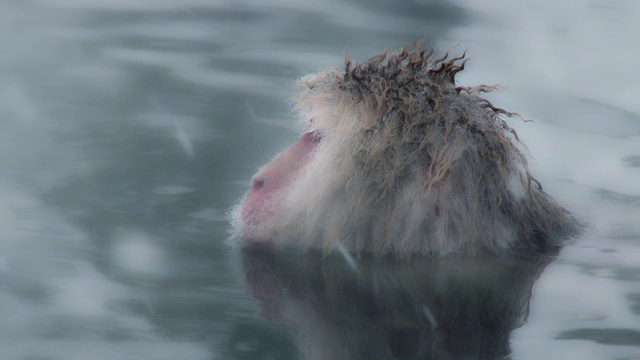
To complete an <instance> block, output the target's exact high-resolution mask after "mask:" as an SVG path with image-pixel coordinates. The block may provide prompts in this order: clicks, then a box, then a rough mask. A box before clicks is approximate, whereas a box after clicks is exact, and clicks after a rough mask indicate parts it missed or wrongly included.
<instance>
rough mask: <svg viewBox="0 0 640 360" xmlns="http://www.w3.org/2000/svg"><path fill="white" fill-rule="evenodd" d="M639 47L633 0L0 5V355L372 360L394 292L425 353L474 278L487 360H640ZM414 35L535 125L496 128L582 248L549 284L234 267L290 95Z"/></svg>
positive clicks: (391, 319)
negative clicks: (498, 359) (564, 212)
mask: <svg viewBox="0 0 640 360" xmlns="http://www.w3.org/2000/svg"><path fill="white" fill-rule="evenodd" d="M639 33H640V4H639V3H637V2H635V1H631V0H628V1H624V0H614V1H605V0H593V1H587V0H584V1H578V0H569V1H562V2H557V1H551V0H549V1H546V0H545V1H533V0H532V1H519V2H511V1H501V0H489V1H482V2H479V1H472V0H469V1H438V0H432V1H428V0H425V1H417V0H416V1H408V2H402V3H401V2H396V1H392V0H389V1H385V0H378V1H372V2H369V1H367V2H364V1H357V0H352V1H328V2H321V1H311V0H309V1H302V2H300V1H286V0H283V1H278V0H268V1H231V0H229V1H223V0H181V1H170V0H143V1H125V0H117V1H114V0H41V1H37V0H33V1H3V2H0V49H1V50H2V52H1V53H2V55H1V56H0V79H1V81H0V318H2V319H3V320H2V321H1V322H0V349H2V351H1V353H2V355H1V356H0V357H1V358H2V359H16V360H34V359H47V360H62V359H65V360H66V359H89V358H90V359H154V360H155V359H188V360H191V359H194V360H195V359H303V358H308V359H323V357H322V356H323V354H321V353H318V352H317V351H316V349H337V348H339V347H340V348H341V349H349V350H348V351H352V352H351V353H348V354H350V355H349V356H351V358H354V356H355V355H354V354H360V355H361V356H362V358H367V359H369V358H375V357H365V355H363V353H362V352H361V351H364V350H363V349H364V348H366V347H363V349H361V348H359V347H358V346H357V345H358V344H369V343H372V342H374V343H375V341H377V342H378V343H383V342H384V341H387V340H388V341H390V343H392V345H390V348H391V350H392V355H393V356H396V357H397V358H412V356H417V355H416V354H424V353H420V351H423V350H424V349H423V348H420V349H418V348H415V349H414V348H412V347H411V346H410V345H406V344H405V343H404V342H402V341H400V340H402V339H411V336H408V335H407V336H405V335H406V334H408V332H409V330H406V329H413V327H412V326H414V325H415V324H414V323H413V322H412V321H413V320H415V319H417V318H414V317H411V316H406V313H405V312H404V311H405V310H406V309H407V308H403V307H402V306H400V305H399V304H397V303H396V302H394V301H395V299H397V297H394V295H397V294H398V293H400V292H401V291H403V293H402V294H405V293H406V294H408V295H406V298H407V299H409V300H411V301H416V303H415V304H413V305H415V309H418V310H416V311H418V312H419V313H420V314H422V315H420V316H424V318H421V320H420V321H419V323H420V324H422V325H424V324H427V325H424V326H427V327H428V328H429V329H432V331H433V333H429V334H434V335H433V336H434V338H437V336H439V334H440V333H439V332H438V331H439V330H438V329H443V327H446V324H447V322H446V321H443V319H445V320H446V319H447V316H448V315H447V314H450V312H447V311H449V310H452V309H453V310H458V308H453V307H451V308H446V306H445V308H446V309H444V310H443V308H442V307H437V306H436V305H434V303H433V301H435V300H434V299H436V298H437V299H449V300H450V301H448V302H445V304H451V306H453V304H455V306H460V309H469V306H470V305H469V304H476V305H477V303H474V302H473V301H471V300H469V301H467V300H468V299H474V296H475V295H476V291H477V289H476V288H475V287H473V288H466V287H463V285H460V286H461V287H460V288H455V287H454V285H452V284H473V285H474V286H475V285H478V287H482V286H483V285H486V289H489V290H490V291H491V292H492V296H493V297H491V298H490V299H491V300H492V301H491V302H490V303H489V304H484V306H488V307H489V308H487V309H484V311H481V312H479V314H495V315H496V316H497V317H496V322H495V324H498V325H496V326H504V329H505V331H507V332H506V333H507V334H509V331H510V347H508V348H505V349H502V348H498V349H499V351H497V355H495V356H498V355H500V356H502V355H505V354H507V353H511V354H512V355H511V356H512V358H513V359H531V360H534V359H594V360H596V359H597V360H600V359H635V358H638V356H639V355H638V354H640V102H639V101H638V99H639V98H640V90H639V88H638V83H640V78H639V77H640V75H638V71H637V64H638V63H639V62H640V48H638V46H637V45H636V44H637V34H639ZM425 35H428V36H429V39H430V40H431V41H432V42H433V45H434V47H435V48H436V53H437V54H443V53H444V51H445V50H446V49H447V48H448V47H450V46H456V45H458V44H459V45H458V47H457V48H455V49H454V50H453V52H455V53H456V54H460V53H462V52H463V51H464V50H465V49H468V52H467V54H468V57H470V58H472V60H471V61H470V62H468V63H467V65H466V70H465V71H464V72H463V73H460V74H459V75H458V77H457V78H458V81H459V82H460V84H461V85H477V84H501V85H503V86H505V87H507V89H505V90H503V91H500V92H496V93H492V94H490V95H489V98H490V99H491V101H492V102H493V103H494V104H495V105H497V106H500V107H503V108H506V109H509V110H513V111H517V112H519V113H521V114H523V116H524V117H525V118H527V119H531V120H534V122H523V121H521V120H519V119H517V118H514V119H510V120H509V123H510V124H511V125H512V126H513V127H514V128H515V129H516V130H517V132H518V135H519V136H520V138H521V139H522V140H523V142H524V143H525V144H527V146H528V148H529V151H530V154H531V156H532V158H531V159H530V165H531V168H532V172H533V174H534V175H536V177H537V178H539V179H540V180H541V182H542V184H543V185H544V186H545V190H546V191H547V192H549V193H551V194H552V195H553V196H554V197H555V198H556V199H557V200H558V202H560V203H561V204H563V205H564V206H566V207H567V208H568V209H570V210H571V211H572V212H573V213H574V214H575V215H576V216H577V217H578V218H579V219H580V220H581V221H583V222H584V223H586V224H587V228H586V231H585V234H584V235H583V236H582V237H581V238H578V239H576V240H575V241H574V242H572V243H571V244H569V245H568V246H567V247H565V248H564V249H563V250H562V252H561V253H560V255H559V256H558V258H557V259H555V260H554V261H553V262H551V263H550V264H549V265H548V266H546V268H545V266H544V265H546V261H547V260H548V259H540V260H539V261H531V260H529V261H528V262H527V263H526V264H525V263H523V265H522V266H518V265H517V263H516V265H514V264H513V263H511V262H508V261H505V262H506V263H502V262H503V260H500V261H497V263H494V262H491V263H490V264H491V265H483V266H479V265H478V264H476V263H472V262H471V263H464V264H461V265H459V264H457V265H456V266H455V267H451V266H449V265H451V264H449V263H447V264H444V263H437V264H434V263H428V264H423V263H419V264H413V265H406V264H403V265H397V264H392V263H390V264H378V263H375V264H366V263H365V262H364V261H363V260H362V259H358V258H351V257H348V256H347V257H346V258H341V257H340V255H337V256H338V259H335V258H331V259H328V260H327V262H326V263H323V262H314V261H319V260H317V259H312V260H308V259H306V258H304V259H294V260H291V262H287V260H282V259H280V258H277V257H276V258H274V259H271V258H270V257H269V255H264V254H261V253H259V254H258V255H256V254H253V253H252V254H250V255H247V254H242V253H240V252H239V251H236V250H232V247H230V246H229V243H230V242H231V241H230V240H229V232H228V231H229V224H228V221H227V218H226V212H227V211H228V209H230V208H231V207H232V206H233V205H234V204H235V203H236V202H237V200H238V199H239V198H240V197H241V196H242V195H243V194H244V192H245V191H246V190H247V189H248V187H249V180H250V178H251V175H252V174H253V173H254V172H255V170H256V169H257V168H258V167H259V166H260V165H261V164H263V163H265V162H267V161H268V160H269V159H270V158H271V157H272V156H274V155H275V154H276V153H277V152H278V151H279V150H281V149H283V148H284V147H285V146H286V145H288V144H290V143H291V142H292V141H293V140H294V139H295V137H296V135H297V132H298V130H299V129H298V128H297V125H296V120H297V119H296V118H295V116H294V115H293V114H292V113H291V112H290V111H289V105H290V100H289V99H290V98H291V96H293V95H294V94H296V93H297V92H298V91H299V90H300V89H296V88H295V87H294V84H295V82H296V79H298V78H300V77H301V76H303V75H305V74H308V73H311V72H317V71H320V70H325V69H327V68H330V67H333V66H336V65H342V63H343V56H344V54H345V53H346V54H347V55H348V56H349V57H350V58H352V59H354V60H356V61H363V60H366V59H368V57H369V56H370V55H372V54H373V53H376V52H380V51H382V50H383V49H384V48H387V47H398V46H401V45H403V44H405V43H407V42H410V41H413V40H416V39H419V38H421V37H423V36H425ZM265 256H266V258H265ZM256 257H258V258H256ZM340 259H341V260H342V262H340V261H338V260H340ZM331 261H334V262H335V264H336V265H335V266H330V267H328V265H327V264H329V265H331V264H334V263H332V262H331ZM242 264H244V265H242ZM256 264H259V265H260V267H259V268H256V266H257V265H256ZM274 264H275V265H274ZM276 265H277V266H276ZM405 266H406V267H405ZM434 266H435V269H439V272H438V274H439V275H437V276H435V277H428V278H427V277H426V275H425V277H424V278H421V277H419V276H414V275H415V274H419V271H422V270H424V271H425V274H426V273H428V272H429V271H431V270H433V269H434ZM455 269H463V270H464V269H466V270H468V273H470V274H472V275H473V276H472V279H471V280H469V281H467V280H468V279H466V278H460V276H462V275H460V274H459V273H457V272H456V271H457V270H455ZM500 269H502V270H503V271H500ZM504 269H507V270H508V272H505V271H504ZM285 270H286V271H285ZM312 270H313V271H312ZM427 270H429V271H427ZM339 271H344V273H345V274H355V275H353V276H355V277H354V279H355V280H353V282H349V281H351V280H349V279H350V278H349V277H348V276H344V275H343V274H342V273H339ZM540 272H541V275H539V278H538V274H539V273H540ZM318 273H321V274H322V275H323V277H320V278H318V277H317V276H316V275H317V274H318ZM505 273H510V274H514V275H513V276H514V277H509V278H508V279H503V278H500V279H502V280H503V281H504V282H503V283H502V284H503V285H502V286H503V287H500V286H497V285H496V284H495V281H493V282H492V280H491V279H494V278H498V276H499V275H500V274H505ZM496 274H498V275H496ZM369 275H371V278H367V276H369ZM449 275H450V276H449ZM500 276H502V275H500ZM332 279H333V280H335V281H330V280H332ZM345 279H346V280H345ZM365 279H366V281H365ZM372 279H378V280H372ZM379 279H382V280H379ZM398 279H400V280H402V281H400V285H398V283H397V282H396V283H394V281H399V280H398ZM452 279H453V280H452ZM536 279H537V281H536ZM383 280H384V281H383ZM387 280H388V281H387ZM340 281H344V282H345V284H347V285H349V286H345V287H344V288H342V287H340V286H338V285H340V284H342V283H341V282H340ZM300 284H306V285H305V286H302V287H300V286H301V285H300ZM310 284H311V285H313V284H322V286H320V285H318V287H317V288H316V287H312V286H311V285H310ZM394 284H395V285H394ZM442 284H449V285H450V286H449V287H448V286H445V285H442ZM517 284H520V285H517ZM523 284H524V285H530V284H533V285H532V286H533V293H532V296H531V299H530V303H528V305H527V300H528V299H529V296H530V295H531V293H530V291H529V289H530V287H527V286H524V285H523ZM352 285H353V286H352ZM409 285H410V286H409ZM498 285H499V284H498ZM332 286H333V287H332ZM385 286H386V287H385ZM465 286H466V285H465ZM354 288H357V291H356V290H354V293H350V292H349V289H354ZM318 289H322V290H318ZM389 289H396V290H394V291H398V293H394V292H393V291H391V290H389ZM415 289H418V290H420V291H418V290H415ZM338 290H340V291H338ZM361 290H362V292H358V291H361ZM412 290H415V292H412ZM332 291H334V292H332ZM418 293H419V294H418ZM421 294H422V295H424V296H422V295H421ZM342 296H344V297H342ZM403 296H405V295H403ZM430 296H431V297H430ZM320 300H322V301H324V302H322V303H320ZM352 300H353V301H355V302H354V303H353V304H354V305H352V306H353V308H350V307H349V305H348V304H350V303H349V301H352ZM365 300H366V301H365ZM498 303H500V304H502V303H504V304H506V305H505V307H504V308H498V307H497V305H496V307H494V308H491V306H492V305H490V304H498ZM367 304H376V306H378V307H375V306H369V307H368V305H367ZM395 305H397V306H399V309H400V310H398V311H397V312H394V311H395V310H394V311H392V310H391V309H396V308H393V306H395ZM413 305H412V306H413ZM527 306H528V310H527ZM354 308H355V309H356V310H354ZM362 309H366V311H364V315H362V317H360V316H359V314H360V313H359V312H357V311H360V310H362ZM411 309H413V310H415V309H414V308H413V307H411ZM413 310H412V311H413ZM507 310H509V311H507ZM524 310H527V311H528V317H526V311H524ZM256 313H258V314H259V315H260V316H256ZM451 313H453V312H451ZM456 313H459V312H456ZM354 314H358V316H356V315H354ZM412 314H413V313H412ZM479 314H475V313H473V312H472V311H470V312H469V318H468V320H469V321H470V323H471V324H472V323H473V320H474V319H475V317H474V316H475V315H478V316H480V315H479ZM523 317H524V318H526V322H525V321H524V320H525V319H524V318H523ZM416 321H417V320H416ZM521 324H523V325H522V326H521V327H518V326H519V325H521ZM422 325H421V326H422ZM384 326H386V327H384ZM374 328H375V329H382V328H384V329H385V330H384V331H386V332H381V333H375V334H374V333H373V332H370V331H371V329H374ZM292 329H295V330H292ZM389 329H392V330H393V331H392V330H389ZM398 329H401V330H398ZM449 330H451V331H450V332H452V333H454V334H455V333H456V332H455V331H462V330H460V329H449ZM381 331H382V330H381ZM402 331H404V332H402ZM489 332H490V331H489ZM381 334H383V335H384V336H382V335H381ZM389 334H391V335H389ZM411 334H413V332H411ZM374 335H375V336H374ZM387 335H389V336H387ZM376 336H378V337H379V338H378V337H376ZM421 336H422V335H421ZM429 336H431V335H429ZM376 339H377V340H376ZM389 339H392V340H389ZM438 339H439V338H438ZM447 339H448V340H450V343H446V344H458V342H456V341H461V340H460V339H461V338H459V337H458V338H455V339H453V338H452V339H449V338H447ZM498 340H500V341H502V340H505V341H506V339H501V338H500V339H492V341H496V342H498ZM403 341H404V340H403ZM406 341H409V340H406ZM478 341H479V343H480V342H481V341H480V340H478ZM435 343H437V342H436V341H435V340H434V344H435ZM462 343H464V342H462ZM504 343H509V341H506V342H504ZM446 344H445V345H443V346H445V347H446ZM423 345H424V344H423ZM430 345H433V344H431V343H430ZM425 346H426V345H425ZM461 346H462V345H461ZM427 347H428V346H427ZM391 350H390V351H391ZM502 350H504V351H503V353H500V351H502ZM318 351H319V350H318ZM345 351H347V350H345ZM460 351H464V350H460ZM324 355H326V354H324ZM369 355H371V354H369ZM333 356H336V357H337V356H344V358H345V359H346V358H349V357H347V355H346V354H335V353H334V354H333ZM367 356H368V355H367ZM371 356H373V355H371ZM403 356H404V357H403Z"/></svg>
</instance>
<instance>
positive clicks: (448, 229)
mask: <svg viewBox="0 0 640 360" xmlns="http://www.w3.org/2000/svg"><path fill="white" fill-rule="evenodd" d="M421 45H422V44H421V42H416V43H413V44H409V45H407V46H404V47H403V48H402V49H400V50H397V51H395V52H392V51H389V50H387V51H385V52H383V53H382V54H378V55H374V56H372V57H371V58H370V59H369V60H368V61H366V62H364V63H353V62H352V61H351V60H349V59H348V58H347V59H345V65H344V69H340V68H334V69H332V70H329V71H327V72H323V73H319V74H316V75H310V76H307V77H305V78H303V79H302V80H301V82H300V84H302V85H304V86H305V87H306V91H304V92H303V93H302V94H301V95H299V96H298V97H297V98H296V100H295V109H296V110H297V111H299V113H300V114H301V120H302V121H303V124H304V128H305V129H304V131H303V133H302V135H301V136H300V138H299V139H298V140H297V141H296V142H295V143H294V144H292V145H291V146H289V147H288V148H287V149H285V150H284V151H283V152H282V153H280V154H279V155H278V156H276V157H275V158H274V159H273V160H272V161H271V162H270V163H268V164H267V165H265V166H264V167H262V168H261V169H260V170H259V171H258V173H257V174H256V175H255V176H254V177H253V179H252V182H251V189H250V190H249V192H248V194H247V195H246V197H245V198H244V200H243V201H242V202H241V203H240V204H239V205H238V206H236V207H235V208H234V210H233V223H234V228H235V229H236V232H237V233H238V235H239V236H240V237H241V238H242V239H244V240H245V241H248V242H272V243H275V244H295V245H297V246H299V247H301V248H303V249H306V248H323V249H324V250H325V251H332V250H335V249H339V250H340V251H349V252H351V253H355V254H359V253H374V254H396V255H399V256H405V255H418V254H431V255H446V254H464V255H474V254H480V253H493V254H504V253H513V252H518V251H525V252H526V251H534V252H536V251H538V252H539V251H546V250H549V249H557V248H558V247H559V246H560V244H561V242H560V241H559V239H562V238H564V237H566V236H568V235H573V234H576V233H577V232H578V231H579V226H578V223H577V221H576V220H575V218H574V217H573V216H572V215H571V214H570V213H569V212H568V211H566V210H565V209H564V208H562V207H561V206H560V205H559V204H558V203H556V201H555V200H554V199H552V198H551V196H549V195H548V194H547V193H545V192H544V191H543V189H542V186H541V185H540V183H539V182H538V181H537V180H536V179H535V178H534V177H533V176H532V175H531V174H530V172H529V168H528V165H527V158H526V156H525V154H524V152H523V148H524V145H523V144H522V143H521V142H520V140H519V138H518V136H517V134H516V132H515V131H514V130H513V129H512V128H511V127H510V126H509V125H508V124H507V122H506V120H505V118H506V117H512V116H517V115H518V114H517V113H513V112H510V111H507V110H504V109H501V108H498V107H496V106H494V105H493V104H492V103H491V102H489V101H488V100H486V99H484V98H483V97H482V94H483V93H486V92H489V91H492V90H494V89H496V88H497V87H498V86H485V85H481V86H475V87H467V86H458V85H457V84H456V80H455V77H456V74H457V73H459V72H460V71H462V70H463V69H464V67H465V62H466V60H464V58H465V55H464V54H463V55H462V56H458V57H449V55H448V53H449V52H448V51H447V54H445V55H444V56H443V57H442V58H438V59H436V58H434V57H433V48H429V49H426V50H422V47H421ZM463 60H464V62H463Z"/></svg>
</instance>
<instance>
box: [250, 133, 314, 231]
mask: <svg viewBox="0 0 640 360" xmlns="http://www.w3.org/2000/svg"><path fill="white" fill-rule="evenodd" d="M320 140H321V138H320V136H319V135H318V134H317V133H315V132H307V133H305V134H303V135H302V136H301V137H300V139H298V141H296V142H295V143H294V144H293V145H291V146H289V147H288V148H286V149H285V150H284V151H283V152H282V153H280V155H278V156H277V157H276V158H275V159H273V160H272V161H271V162H270V163H268V164H267V165H265V166H264V167H262V169H260V171H258V173H257V174H256V175H254V176H253V179H252V180H251V190H249V193H248V194H247V196H245V198H244V200H243V201H242V204H241V205H240V218H241V226H240V235H241V236H242V237H244V238H245V239H247V240H252V241H269V240H270V238H271V237H273V236H276V234H275V230H267V231H266V232H265V230H264V228H265V224H266V223H268V222H269V221H271V220H274V219H276V218H277V217H278V215H279V214H280V213H281V212H282V206H283V202H284V196H286V189H287V188H288V187H290V186H291V184H292V183H293V182H295V181H296V180H297V179H298V178H299V177H300V176H301V175H302V173H303V172H304V169H305V167H306V166H307V165H308V164H309V163H310V162H311V160H312V159H313V155H314V153H315V150H316V148H317V146H318V144H319V143H320Z"/></svg>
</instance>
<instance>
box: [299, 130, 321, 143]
mask: <svg viewBox="0 0 640 360" xmlns="http://www.w3.org/2000/svg"><path fill="white" fill-rule="evenodd" d="M302 137H303V138H304V139H305V141H308V142H310V143H313V144H319V143H320V142H321V141H322V134H320V131H318V130H313V131H309V132H306V133H304V134H303V135H302Z"/></svg>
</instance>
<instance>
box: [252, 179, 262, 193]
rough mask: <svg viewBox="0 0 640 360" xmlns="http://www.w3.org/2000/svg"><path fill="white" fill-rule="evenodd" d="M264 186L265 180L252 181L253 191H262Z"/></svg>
mask: <svg viewBox="0 0 640 360" xmlns="http://www.w3.org/2000/svg"><path fill="white" fill-rule="evenodd" d="M264 185H265V181H264V179H263V178H259V177H256V178H253V180H252V181H251V191H258V190H261V189H262V188H264Z"/></svg>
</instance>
